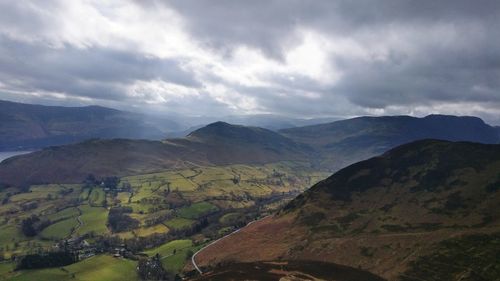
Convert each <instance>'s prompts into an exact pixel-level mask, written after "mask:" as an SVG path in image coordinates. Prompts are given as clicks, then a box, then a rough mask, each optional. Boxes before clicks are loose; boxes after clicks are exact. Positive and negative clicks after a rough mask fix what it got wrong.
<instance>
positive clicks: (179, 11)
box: [0, 0, 500, 124]
mask: <svg viewBox="0 0 500 281" xmlns="http://www.w3.org/2000/svg"><path fill="white" fill-rule="evenodd" d="M0 11H2V12H1V16H0V99H4V100H11V101H20V102H27V103H39V104H50V105H68V106H83V105H102V106H109V107H114V108H119V109H125V110H131V111H137V112H145V113H155V114H167V115H189V116H224V115H239V114H276V115H283V116H289V117H300V118H314V117H327V116H334V117H352V116H360V115H400V114H405V115H413V116H423V115H427V114H432V113H441V114H454V115H475V116H479V117H482V118H483V119H485V120H486V121H488V122H490V123H493V124H500V1H496V0H492V1H484V0H469V1H464V0H449V1H448V0H442V1H435V0H414V1H408V0H383V1H375V0H357V1H351V0H345V1H340V0H339V1H337V0H325V1H322V0H310V1H306V0H280V1H275V0H252V1H246V0H212V1H203V0H197V1H193V0H175V1H153V0H141V1H139V0H137V1H124V0H121V1H114V0H109V1H102V0H95V1H94V0H89V1H86V0H81V1H76V0H75V1H66V0H45V1H36V0H33V1H27V0H18V1H8V0H0Z"/></svg>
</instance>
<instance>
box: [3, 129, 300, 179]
mask: <svg viewBox="0 0 500 281" xmlns="http://www.w3.org/2000/svg"><path fill="white" fill-rule="evenodd" d="M308 151H309V150H308V148H307V147H306V146H304V145H300V144H297V143H295V142H293V141H292V140H290V139H288V138H285V137H283V136H282V135H280V134H278V133H276V132H273V131H270V130H267V129H262V128H254V127H244V126H235V125H230V124H227V123H223V122H217V123H214V124H211V125H208V126H206V127H204V128H201V129H198V130H196V131H194V132H193V133H191V134H190V135H189V136H188V137H186V138H179V139H168V140H165V141H149V140H129V139H111V140H102V139H94V140H88V141H85V142H82V143H78V144H72V145H64V146H56V147H49V148H45V149H43V150H41V151H37V152H33V153H30V154H27V155H21V156H16V157H13V158H10V159H7V160H4V161H3V162H2V163H0V183H6V184H9V185H21V184H26V183H48V182H50V183H68V182H81V181H82V180H83V179H84V178H85V177H86V176H87V175H88V174H94V175H96V176H98V177H103V176H124V175H133V174H144V173H150V172H155V171H164V170H168V169H175V168H186V167H193V166H197V165H203V166H210V165H229V164H264V163H272V162H279V161H285V160H291V161H301V160H304V159H307V157H308V155H307V152H308Z"/></svg>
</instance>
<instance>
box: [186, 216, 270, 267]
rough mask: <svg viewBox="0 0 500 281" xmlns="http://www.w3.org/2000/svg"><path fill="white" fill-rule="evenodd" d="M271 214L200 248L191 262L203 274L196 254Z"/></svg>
mask: <svg viewBox="0 0 500 281" xmlns="http://www.w3.org/2000/svg"><path fill="white" fill-rule="evenodd" d="M270 216H271V215H269V216H265V217H263V218H260V219H258V220H254V221H251V222H249V223H247V225H245V226H244V227H241V228H238V229H236V230H235V231H233V232H231V233H229V234H228V235H226V236H223V237H221V238H219V239H217V240H215V241H213V242H211V243H210V244H208V245H206V246H205V247H203V248H201V249H199V250H198V251H197V252H196V253H194V254H193V256H192V257H191V263H192V264H193V266H194V268H195V269H196V270H197V271H198V272H199V273H200V274H203V271H202V270H201V269H200V268H199V267H198V265H197V264H196V260H195V258H196V255H197V254H199V253H200V252H201V251H203V250H205V249H206V248H208V247H210V246H212V245H214V244H215V243H217V242H219V241H221V240H222V239H226V238H227V237H229V236H231V235H233V234H235V233H238V232H239V231H240V230H242V229H243V228H245V227H247V226H249V225H251V224H253V223H255V222H258V221H261V220H263V219H265V218H268V217H270Z"/></svg>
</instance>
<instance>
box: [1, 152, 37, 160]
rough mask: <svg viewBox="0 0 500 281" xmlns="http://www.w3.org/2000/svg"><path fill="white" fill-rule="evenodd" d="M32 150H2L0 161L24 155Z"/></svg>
mask: <svg viewBox="0 0 500 281" xmlns="http://www.w3.org/2000/svg"><path fill="white" fill-rule="evenodd" d="M30 152H32V151H0V162H2V161H3V160H5V159H7V158H10V157H12V156H16V155H22V154H26V153H30Z"/></svg>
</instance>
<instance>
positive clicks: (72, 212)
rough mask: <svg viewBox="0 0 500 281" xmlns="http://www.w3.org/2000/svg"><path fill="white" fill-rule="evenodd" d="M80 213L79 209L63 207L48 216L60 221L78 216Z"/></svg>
mask: <svg viewBox="0 0 500 281" xmlns="http://www.w3.org/2000/svg"><path fill="white" fill-rule="evenodd" d="M78 215H79V212H78V209H77V208H74V207H71V208H66V209H63V210H61V211H59V212H57V213H54V214H50V215H47V216H46V218H47V219H49V220H51V221H59V220H63V219H67V218H72V217H77V216H78Z"/></svg>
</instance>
